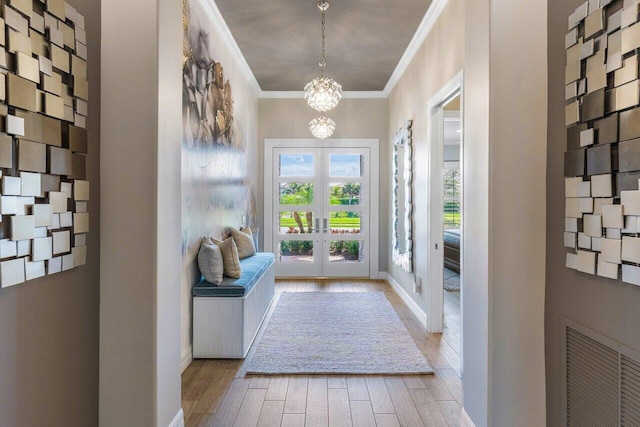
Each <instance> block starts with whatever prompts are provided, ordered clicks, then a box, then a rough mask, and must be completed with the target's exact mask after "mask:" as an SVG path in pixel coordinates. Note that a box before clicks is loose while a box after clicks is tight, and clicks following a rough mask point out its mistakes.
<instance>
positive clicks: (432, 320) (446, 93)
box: [426, 71, 464, 333]
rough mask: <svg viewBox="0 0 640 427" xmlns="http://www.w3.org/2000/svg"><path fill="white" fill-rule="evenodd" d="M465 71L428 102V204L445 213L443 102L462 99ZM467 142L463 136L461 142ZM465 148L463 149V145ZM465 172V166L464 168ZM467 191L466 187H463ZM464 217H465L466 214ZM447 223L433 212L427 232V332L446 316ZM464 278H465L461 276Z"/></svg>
mask: <svg viewBox="0 0 640 427" xmlns="http://www.w3.org/2000/svg"><path fill="white" fill-rule="evenodd" d="M463 80H464V74H463V72H462V71H460V72H459V73H458V74H457V75H456V76H455V77H454V78H453V79H451V80H450V81H449V82H448V83H446V84H445V85H444V86H443V87H442V88H441V89H440V90H439V91H438V92H437V93H436V94H435V95H434V96H433V97H432V98H431V99H430V100H429V102H428V105H427V112H428V116H427V129H429V137H428V147H429V148H428V150H427V152H428V154H427V156H428V159H427V162H426V164H427V165H428V170H429V182H430V184H429V185H428V186H427V187H428V188H427V203H428V210H429V212H442V205H443V195H442V169H443V165H444V162H443V157H444V155H443V149H444V148H443V144H442V141H443V138H444V135H443V132H444V125H443V123H444V122H443V117H444V110H443V108H442V107H443V103H444V102H446V101H447V100H448V99H449V98H451V96H453V95H454V94H455V93H456V92H458V91H459V92H460V98H461V100H462V91H463ZM463 143H464V142H463V141H462V138H461V144H463ZM461 150H462V148H461ZM461 166H462V167H463V168H464V158H463V157H462V156H461ZM463 173H464V169H463ZM463 191H464V189H463ZM463 220H464V216H463ZM461 231H462V233H461V245H460V265H463V254H464V250H463V248H464V222H463V223H462V224H461ZM443 234H444V224H443V219H442V215H431V219H430V221H429V231H428V233H427V248H428V251H427V260H426V262H427V269H428V271H429V275H428V284H427V311H428V313H429V316H428V322H427V331H429V332H431V333H438V332H442V328H443V326H444V325H443V316H444V295H443V290H442V288H443V275H444V271H443V270H444V267H443V259H444V242H443ZM461 279H463V277H462V275H461Z"/></svg>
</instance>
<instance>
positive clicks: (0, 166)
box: [0, 0, 89, 288]
mask: <svg viewBox="0 0 640 427" xmlns="http://www.w3.org/2000/svg"><path fill="white" fill-rule="evenodd" d="M0 9H1V15H2V18H0V30H1V31H0V177H1V178H2V188H0V213H1V214H2V219H1V222H0V286H1V287H3V288H6V287H9V286H13V285H17V284H19V283H23V282H25V281H27V280H32V279H36V278H38V277H42V276H45V275H47V274H55V273H59V272H61V271H65V270H70V269H72V268H74V267H77V266H81V265H84V264H85V263H86V257H87V247H86V236H87V233H88V232H89V214H88V213H87V202H88V200H89V182H88V181H86V154H87V147H88V137H87V131H86V118H87V112H88V99H89V84H88V81H87V35H86V31H85V25H84V17H83V16H82V15H80V14H79V13H78V12H77V11H76V10H75V9H74V8H73V7H72V6H71V5H69V4H68V3H66V2H64V1H63V0H47V1H46V2H44V1H41V0H34V1H32V0H11V1H7V0H3V1H0Z"/></svg>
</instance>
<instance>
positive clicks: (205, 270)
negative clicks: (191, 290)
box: [198, 238, 224, 285]
mask: <svg viewBox="0 0 640 427" xmlns="http://www.w3.org/2000/svg"><path fill="white" fill-rule="evenodd" d="M198 267H200V272H201V273H202V275H203V276H204V279H205V280H206V281H207V282H209V283H213V284H214V285H219V284H220V283H222V275H223V274H224V263H223V260H222V251H221V250H220V247H219V246H218V245H216V244H215V243H213V242H212V241H210V240H209V239H207V238H203V239H202V243H201V244H200V252H198Z"/></svg>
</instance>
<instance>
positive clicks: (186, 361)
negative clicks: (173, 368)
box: [180, 346, 193, 372]
mask: <svg viewBox="0 0 640 427" xmlns="http://www.w3.org/2000/svg"><path fill="white" fill-rule="evenodd" d="M192 354H193V353H192V351H191V346H189V347H187V348H186V349H185V350H184V351H183V352H182V362H181V364H180V365H181V367H182V370H181V371H180V372H184V370H185V369H187V368H188V367H189V365H191V362H193V356H192Z"/></svg>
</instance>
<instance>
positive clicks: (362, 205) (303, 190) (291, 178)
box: [265, 143, 377, 277]
mask: <svg viewBox="0 0 640 427" xmlns="http://www.w3.org/2000/svg"><path fill="white" fill-rule="evenodd" d="M269 157H271V159H272V161H271V165H267V164H265V175H266V174H267V173H270V177H271V179H270V180H265V185H266V186H267V185H270V186H271V187H270V188H265V193H266V194H270V202H271V203H269V204H270V205H271V212H265V221H270V225H271V226H270V227H266V228H267V229H270V230H271V236H265V243H266V239H268V238H269V237H270V242H271V249H272V251H273V253H274V254H275V255H276V275H277V276H280V277H301V276H304V277H369V276H370V255H371V250H370V249H371V235H372V233H371V229H370V223H371V221H370V219H371V218H370V217H371V173H372V172H371V149H370V148H368V147H353V148H342V147H317V143H316V147H306V148H305V147H295V148H292V147H273V148H272V152H271V156H269ZM267 166H270V169H271V170H270V171H267V170H266V168H267ZM268 181H271V182H270V184H269V183H268ZM265 208H266V204H265ZM376 231H377V230H376ZM376 252H377V251H376ZM376 256H377V255H376Z"/></svg>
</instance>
